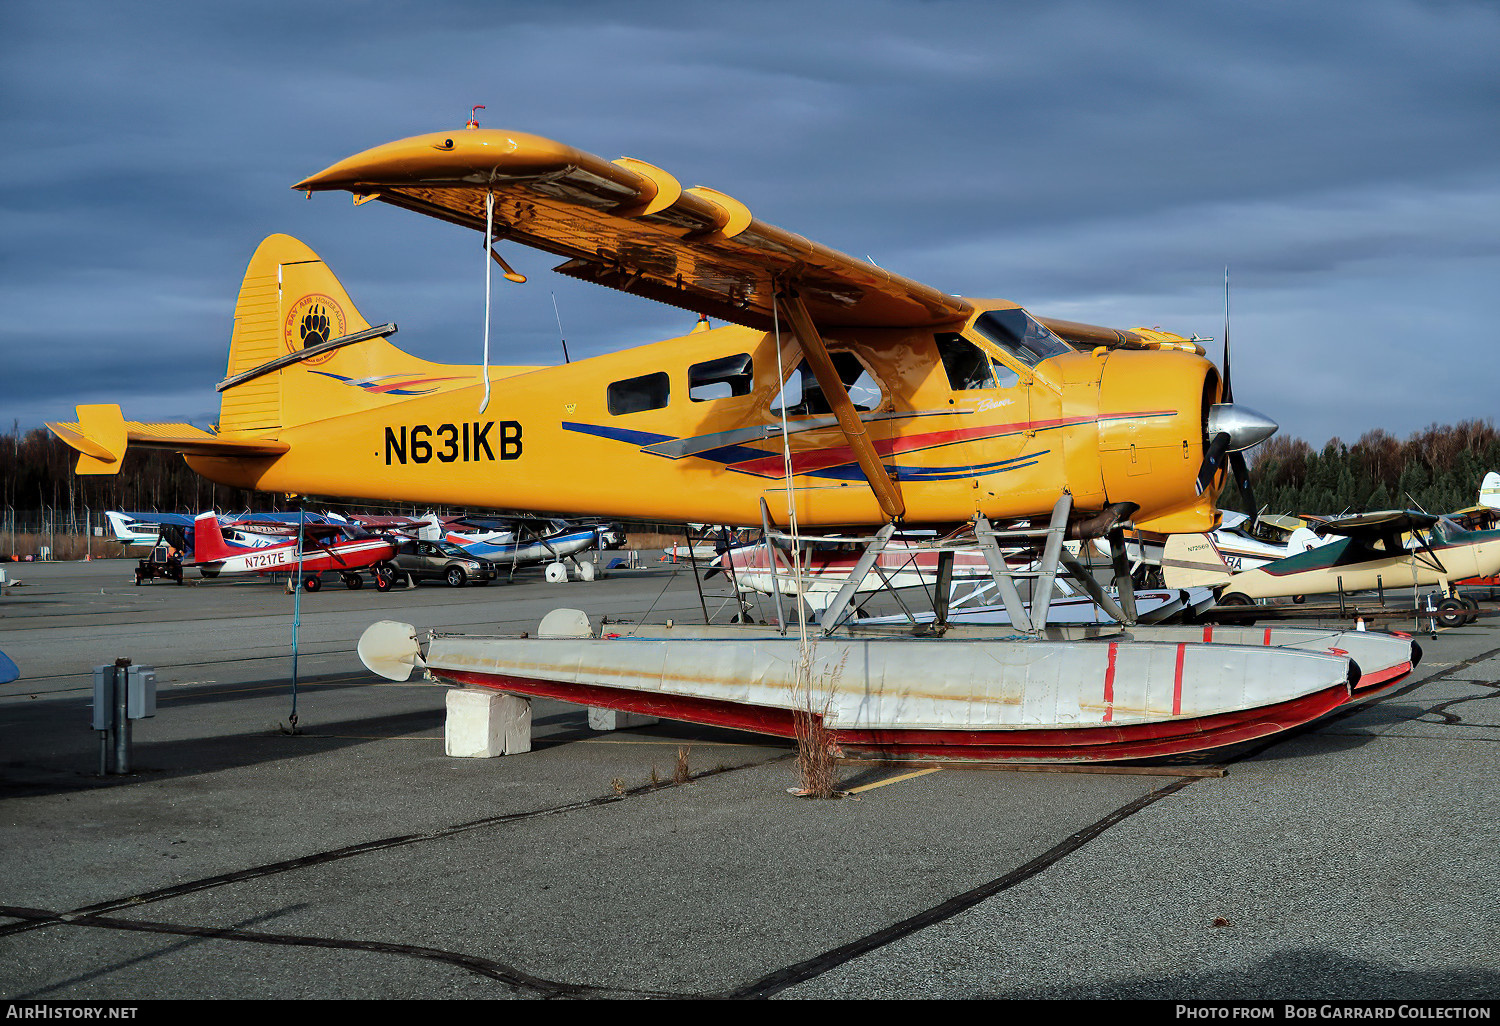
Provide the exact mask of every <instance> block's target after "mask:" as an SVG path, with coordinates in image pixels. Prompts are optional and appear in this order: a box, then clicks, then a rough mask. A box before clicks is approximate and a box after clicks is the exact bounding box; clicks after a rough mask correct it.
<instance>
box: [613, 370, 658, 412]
mask: <svg viewBox="0 0 1500 1026" xmlns="http://www.w3.org/2000/svg"><path fill="white" fill-rule="evenodd" d="M671 395H672V386H671V382H670V381H669V380H668V378H667V375H666V372H665V371H657V372H656V373H655V374H642V375H641V376H640V377H638V378H626V379H625V380H624V381H616V382H613V383H611V384H610V386H609V389H608V390H607V391H606V393H605V405H606V406H607V407H608V408H609V412H610V413H612V414H614V415H615V416H617V417H618V416H619V415H620V414H622V413H643V412H645V411H646V410H660V409H662V408H663V407H665V406H666V405H667V400H668V399H670V398H671Z"/></svg>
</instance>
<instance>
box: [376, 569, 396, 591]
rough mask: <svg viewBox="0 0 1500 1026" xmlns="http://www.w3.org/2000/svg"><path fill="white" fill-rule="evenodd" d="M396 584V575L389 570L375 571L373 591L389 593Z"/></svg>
mask: <svg viewBox="0 0 1500 1026" xmlns="http://www.w3.org/2000/svg"><path fill="white" fill-rule="evenodd" d="M395 584H396V575H395V574H393V573H391V572H390V571H389V570H376V571H375V590H376V591H390V590H391V588H392V587H394V586H395Z"/></svg>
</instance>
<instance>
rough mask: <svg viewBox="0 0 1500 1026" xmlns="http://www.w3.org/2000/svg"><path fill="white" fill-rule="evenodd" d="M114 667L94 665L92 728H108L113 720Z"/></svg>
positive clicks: (112, 723)
mask: <svg viewBox="0 0 1500 1026" xmlns="http://www.w3.org/2000/svg"><path fill="white" fill-rule="evenodd" d="M114 673H115V668H114V667H113V666H96V667H94V729H95V730H108V729H109V728H110V727H111V726H113V725H114V722H115V684H114Z"/></svg>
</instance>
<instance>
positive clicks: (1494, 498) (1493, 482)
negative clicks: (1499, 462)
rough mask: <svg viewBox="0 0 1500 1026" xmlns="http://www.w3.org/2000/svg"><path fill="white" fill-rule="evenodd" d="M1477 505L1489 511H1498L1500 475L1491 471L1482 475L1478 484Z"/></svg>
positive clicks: (1499, 507)
mask: <svg viewBox="0 0 1500 1026" xmlns="http://www.w3.org/2000/svg"><path fill="white" fill-rule="evenodd" d="M1479 504H1480V505H1481V506H1488V507H1489V508H1490V509H1500V474H1497V473H1495V472H1494V471H1493V470H1492V471H1490V472H1489V473H1488V474H1486V475H1484V480H1483V481H1481V482H1480V483H1479Z"/></svg>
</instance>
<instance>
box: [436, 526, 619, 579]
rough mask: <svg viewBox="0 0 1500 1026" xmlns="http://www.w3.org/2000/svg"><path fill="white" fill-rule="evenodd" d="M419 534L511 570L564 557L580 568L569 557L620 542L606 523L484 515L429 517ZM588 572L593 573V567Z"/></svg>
mask: <svg viewBox="0 0 1500 1026" xmlns="http://www.w3.org/2000/svg"><path fill="white" fill-rule="evenodd" d="M419 537H421V538H423V539H424V540H427V541H438V540H442V541H446V542H449V543H451V544H453V545H457V546H458V547H459V548H461V549H463V550H464V551H465V552H467V553H469V554H470V555H472V556H475V557H477V558H479V559H487V560H489V561H491V562H493V563H496V564H497V565H498V566H499V568H500V569H506V568H509V570H510V571H512V572H513V571H514V570H515V569H517V568H518V567H523V566H532V565H535V564H537V563H562V562H563V561H564V560H569V561H572V562H574V563H575V565H578V566H580V567H581V564H578V563H577V560H576V559H574V557H576V556H578V555H579V554H580V553H584V552H589V551H591V550H593V549H599V550H601V551H602V550H605V549H612V548H618V547H619V546H620V545H623V544H624V542H625V536H624V534H623V533H622V532H621V531H619V530H617V529H615V527H614V526H613V525H611V524H602V523H588V524H583V523H570V522H569V521H566V520H538V519H537V518H535V517H504V516H483V515H467V516H460V517H450V518H447V520H446V522H439V521H438V519H437V518H436V517H429V518H428V519H427V521H426V522H425V523H424V524H423V525H422V527H421V531H420V534H419ZM588 573H589V574H590V575H591V574H592V567H591V568H590V570H589V571H588ZM590 579H591V577H590Z"/></svg>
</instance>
